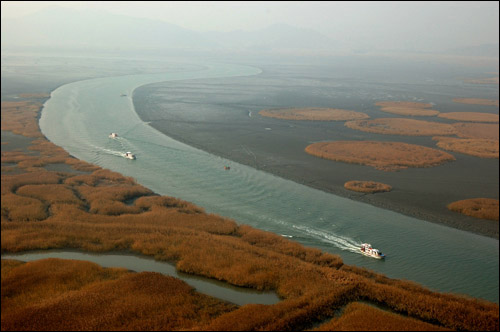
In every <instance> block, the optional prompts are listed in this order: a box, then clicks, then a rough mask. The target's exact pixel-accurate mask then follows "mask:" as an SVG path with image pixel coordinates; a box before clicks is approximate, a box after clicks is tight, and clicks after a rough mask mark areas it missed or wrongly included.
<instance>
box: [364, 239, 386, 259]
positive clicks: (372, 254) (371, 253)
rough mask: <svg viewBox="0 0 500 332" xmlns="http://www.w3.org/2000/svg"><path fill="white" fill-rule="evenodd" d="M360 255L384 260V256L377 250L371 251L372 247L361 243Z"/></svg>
mask: <svg viewBox="0 0 500 332" xmlns="http://www.w3.org/2000/svg"><path fill="white" fill-rule="evenodd" d="M359 250H361V253H362V254H363V255H365V256H368V257H372V258H376V259H383V258H385V255H384V254H383V253H382V252H381V251H380V250H378V249H373V248H372V245H371V244H369V243H363V244H362V245H361V248H360V249H359Z"/></svg>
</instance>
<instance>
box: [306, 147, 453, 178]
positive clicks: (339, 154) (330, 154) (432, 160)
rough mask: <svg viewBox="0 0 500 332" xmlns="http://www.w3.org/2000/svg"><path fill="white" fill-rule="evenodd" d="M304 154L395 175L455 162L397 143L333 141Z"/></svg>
mask: <svg viewBox="0 0 500 332" xmlns="http://www.w3.org/2000/svg"><path fill="white" fill-rule="evenodd" d="M305 151H306V152H307V153H309V154H312V155H314V156H317V157H320V158H325V159H330V160H335V161H342V162H347V163H353V164H361V165H368V166H372V167H375V168H376V169H379V170H383V171H395V170H400V169H405V168H408V167H432V166H437V165H440V164H442V163H444V162H447V161H451V160H455V157H453V156H452V155H451V154H449V153H446V152H443V151H440V150H436V149H431V148H427V147H424V146H420V145H414V144H407V143H400V142H377V141H335V142H320V143H314V144H311V145H309V146H307V147H306V149H305Z"/></svg>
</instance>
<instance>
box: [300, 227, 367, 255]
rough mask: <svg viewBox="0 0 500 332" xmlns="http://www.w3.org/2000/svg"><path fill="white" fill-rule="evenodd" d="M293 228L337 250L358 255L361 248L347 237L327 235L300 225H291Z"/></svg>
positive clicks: (359, 244)
mask: <svg viewBox="0 0 500 332" xmlns="http://www.w3.org/2000/svg"><path fill="white" fill-rule="evenodd" d="M293 228H295V229H298V230H300V231H302V232H305V233H307V234H308V235H309V236H311V237H313V238H315V239H316V240H320V241H321V242H326V243H329V244H332V245H334V246H336V247H337V248H339V249H342V250H346V251H350V252H353V253H357V254H358V253H360V251H359V248H360V246H361V243H358V242H357V241H355V240H354V239H351V238H349V237H346V236H342V235H337V234H332V233H328V232H325V231H322V230H317V229H314V228H311V227H307V226H302V225H293Z"/></svg>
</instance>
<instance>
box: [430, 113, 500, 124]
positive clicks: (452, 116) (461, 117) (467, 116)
mask: <svg viewBox="0 0 500 332" xmlns="http://www.w3.org/2000/svg"><path fill="white" fill-rule="evenodd" d="M438 117H440V118H443V119H449V120H456V121H470V122H498V114H491V113H479V112H448V113H440V114H439V115H438Z"/></svg>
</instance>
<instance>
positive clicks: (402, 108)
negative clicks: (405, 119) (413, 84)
mask: <svg viewBox="0 0 500 332" xmlns="http://www.w3.org/2000/svg"><path fill="white" fill-rule="evenodd" d="M375 105H377V106H379V107H380V110H381V111H382V112H386V113H392V114H398V115H405V116H435V115H438V114H439V111H436V110H432V109H429V108H431V107H432V104H427V103H417V102H413V101H379V102H376V103H375Z"/></svg>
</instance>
